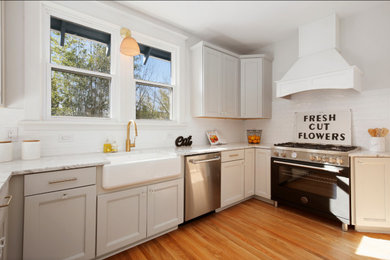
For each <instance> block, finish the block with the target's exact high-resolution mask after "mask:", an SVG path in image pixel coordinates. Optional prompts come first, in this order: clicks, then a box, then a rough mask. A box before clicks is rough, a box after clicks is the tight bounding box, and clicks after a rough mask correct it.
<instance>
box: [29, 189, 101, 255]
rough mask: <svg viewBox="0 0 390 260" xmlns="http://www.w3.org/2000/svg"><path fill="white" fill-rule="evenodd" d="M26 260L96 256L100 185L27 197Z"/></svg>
mask: <svg viewBox="0 0 390 260" xmlns="http://www.w3.org/2000/svg"><path fill="white" fill-rule="evenodd" d="M24 207H25V211H24V243H23V244H24V247H23V248H24V249H23V259H25V260H45V259H50V260H55V259H92V258H94V257H95V226H96V225H95V224H96V221H95V220H96V186H87V187H82V188H74V189H68V190H62V191H56V192H50V193H44V194H38V195H33V196H28V197H25V206H24Z"/></svg>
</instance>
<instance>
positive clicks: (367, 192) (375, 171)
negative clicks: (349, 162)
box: [353, 158, 390, 232]
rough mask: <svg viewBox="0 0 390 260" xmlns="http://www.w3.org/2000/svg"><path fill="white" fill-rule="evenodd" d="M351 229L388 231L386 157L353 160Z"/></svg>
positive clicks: (389, 191)
mask: <svg viewBox="0 0 390 260" xmlns="http://www.w3.org/2000/svg"><path fill="white" fill-rule="evenodd" d="M353 177H354V182H353V183H354V186H355V187H354V202H355V229H356V230H359V231H360V230H361V231H374V232H375V231H381V230H386V232H389V231H390V158H354V176H353Z"/></svg>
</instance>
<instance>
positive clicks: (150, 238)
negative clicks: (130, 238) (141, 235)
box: [94, 226, 178, 260]
mask: <svg viewBox="0 0 390 260" xmlns="http://www.w3.org/2000/svg"><path fill="white" fill-rule="evenodd" d="M177 228H178V227H177V226H176V227H173V228H171V229H168V230H166V231H163V232H161V233H159V234H157V235H154V236H151V237H148V238H145V239H143V240H140V241H138V242H136V243H134V244H131V245H127V246H125V247H122V248H120V249H118V250H115V251H113V252H111V253H108V254H105V255H102V256H98V257H96V258H94V259H95V260H102V259H106V258H108V257H110V256H113V255H116V254H118V253H120V252H123V251H126V250H127V249H130V248H132V247H135V246H138V245H140V244H143V243H145V242H148V241H150V240H152V239H155V238H156V237H160V236H162V235H165V234H167V233H169V232H171V231H174V230H176V229H177Z"/></svg>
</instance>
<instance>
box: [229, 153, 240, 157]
mask: <svg viewBox="0 0 390 260" xmlns="http://www.w3.org/2000/svg"><path fill="white" fill-rule="evenodd" d="M237 156H238V153H236V154H230V155H229V157H237Z"/></svg>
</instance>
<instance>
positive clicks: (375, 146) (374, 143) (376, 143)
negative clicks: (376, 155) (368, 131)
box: [370, 137, 386, 153]
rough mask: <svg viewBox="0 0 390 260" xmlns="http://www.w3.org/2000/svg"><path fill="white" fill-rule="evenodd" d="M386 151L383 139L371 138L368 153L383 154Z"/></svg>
mask: <svg viewBox="0 0 390 260" xmlns="http://www.w3.org/2000/svg"><path fill="white" fill-rule="evenodd" d="M385 150H386V139H385V138H384V137H371V140H370V151H373V152H380V153H382V152H384V151H385Z"/></svg>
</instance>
